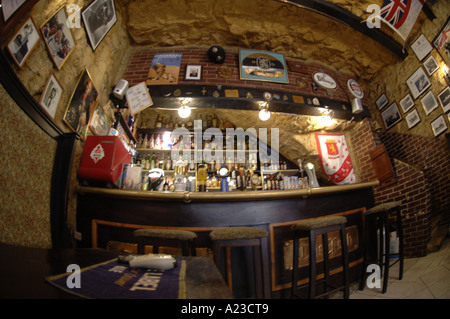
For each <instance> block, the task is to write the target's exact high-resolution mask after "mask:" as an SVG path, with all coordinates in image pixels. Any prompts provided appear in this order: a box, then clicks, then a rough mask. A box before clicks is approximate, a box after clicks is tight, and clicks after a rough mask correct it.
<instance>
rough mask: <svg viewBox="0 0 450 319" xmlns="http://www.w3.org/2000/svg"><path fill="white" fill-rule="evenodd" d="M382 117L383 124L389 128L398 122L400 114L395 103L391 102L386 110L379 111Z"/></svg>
mask: <svg viewBox="0 0 450 319" xmlns="http://www.w3.org/2000/svg"><path fill="white" fill-rule="evenodd" d="M381 116H382V117H383V121H384V124H385V125H386V129H387V130H388V129H390V128H391V127H392V126H394V125H395V124H396V123H398V122H400V121H401V119H402V116H401V115H400V112H399V110H398V107H397V103H395V102H394V103H392V104H391V105H390V106H389V107H388V108H387V109H386V110H384V111H383V113H381Z"/></svg>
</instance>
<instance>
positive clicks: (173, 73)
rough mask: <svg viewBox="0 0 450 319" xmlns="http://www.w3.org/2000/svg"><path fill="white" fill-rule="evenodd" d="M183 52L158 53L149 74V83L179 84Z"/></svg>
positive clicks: (147, 82)
mask: <svg viewBox="0 0 450 319" xmlns="http://www.w3.org/2000/svg"><path fill="white" fill-rule="evenodd" d="M182 57H183V54H182V53H157V54H155V55H154V56H153V59H152V64H151V65H150V70H149V71H148V75H147V81H146V84H147V85H175V84H178V76H179V75H180V65H181V59H182Z"/></svg>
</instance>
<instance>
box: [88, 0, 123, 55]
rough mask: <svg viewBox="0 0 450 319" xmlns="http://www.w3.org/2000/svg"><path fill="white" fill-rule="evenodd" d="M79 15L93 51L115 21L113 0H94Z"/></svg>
mask: <svg viewBox="0 0 450 319" xmlns="http://www.w3.org/2000/svg"><path fill="white" fill-rule="evenodd" d="M81 15H82V17H83V22H84V25H85V27H86V32H87V35H88V38H89V42H90V43H91V46H92V50H94V51H95V49H96V48H97V47H98V45H99V44H100V42H101V41H102V40H103V38H104V37H105V36H106V34H107V33H108V32H109V30H110V29H111V28H112V27H113V25H114V24H115V23H116V21H117V15H116V8H115V6H114V0H94V1H93V2H92V3H91V4H90V5H89V6H88V7H87V8H86V9H85V10H84V11H83V12H82V13H81Z"/></svg>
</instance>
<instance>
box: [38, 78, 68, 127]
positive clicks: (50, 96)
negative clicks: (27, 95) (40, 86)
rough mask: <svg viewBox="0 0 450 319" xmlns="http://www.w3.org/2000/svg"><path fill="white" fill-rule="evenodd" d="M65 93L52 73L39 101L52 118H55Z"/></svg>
mask: <svg viewBox="0 0 450 319" xmlns="http://www.w3.org/2000/svg"><path fill="white" fill-rule="evenodd" d="M62 93H63V88H62V86H61V84H60V83H59V82H58V80H57V79H56V77H55V75H54V74H53V73H52V74H50V77H49V78H48V80H47V83H46V84H45V88H44V92H43V93H42V95H41V98H40V100H39V105H40V106H42V108H43V109H44V110H45V112H47V113H48V115H50V116H51V118H52V119H54V118H55V114H56V109H57V108H58V105H59V101H60V100H61V96H62Z"/></svg>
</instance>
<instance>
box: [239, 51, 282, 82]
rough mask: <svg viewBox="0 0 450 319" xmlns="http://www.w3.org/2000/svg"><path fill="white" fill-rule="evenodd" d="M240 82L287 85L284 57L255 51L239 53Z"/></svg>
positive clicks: (278, 54)
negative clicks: (249, 81)
mask: <svg viewBox="0 0 450 319" xmlns="http://www.w3.org/2000/svg"><path fill="white" fill-rule="evenodd" d="M239 72H240V79H241V80H252V81H267V82H276V83H289V79H288V73H287V68H286V61H285V59H284V55H283V54H280V53H272V52H266V51H256V50H240V51H239Z"/></svg>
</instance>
